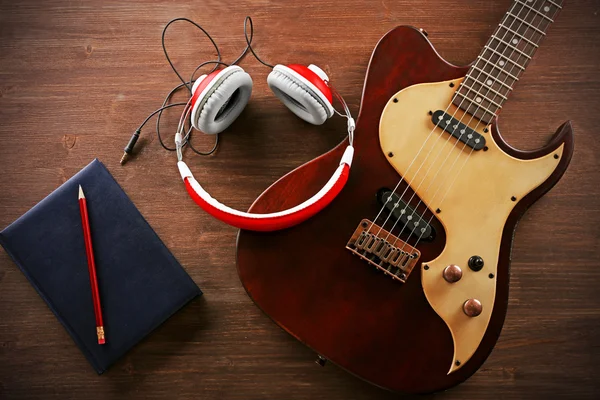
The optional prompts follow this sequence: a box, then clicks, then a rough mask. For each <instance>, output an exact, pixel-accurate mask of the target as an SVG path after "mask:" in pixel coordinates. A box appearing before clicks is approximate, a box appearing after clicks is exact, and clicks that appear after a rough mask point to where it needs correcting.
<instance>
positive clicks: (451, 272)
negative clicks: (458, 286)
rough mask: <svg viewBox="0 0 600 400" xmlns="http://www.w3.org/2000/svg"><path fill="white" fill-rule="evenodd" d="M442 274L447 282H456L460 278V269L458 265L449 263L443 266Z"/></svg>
mask: <svg viewBox="0 0 600 400" xmlns="http://www.w3.org/2000/svg"><path fill="white" fill-rule="evenodd" d="M442 275H443V276H444V279H445V280H446V281H447V282H450V283H454V282H458V281H459V280H460V278H462V269H460V267H459V266H458V265H454V264H451V265H448V266H447V267H446V268H444V272H443V273H442Z"/></svg>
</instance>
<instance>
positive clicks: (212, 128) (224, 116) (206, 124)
mask: <svg viewBox="0 0 600 400" xmlns="http://www.w3.org/2000/svg"><path fill="white" fill-rule="evenodd" d="M205 79H206V78H205ZM251 94H252V78H251V77H250V75H249V74H248V73H247V72H245V71H244V70H243V69H241V68H240V67H237V66H235V67H228V68H225V69H224V70H223V71H221V72H220V73H219V74H218V75H217V76H216V77H214V79H213V81H211V82H210V83H209V84H208V86H207V87H206V88H204V89H203V93H202V95H201V97H199V98H198V99H197V100H196V103H195V104H194V106H193V107H192V114H191V120H192V126H193V127H194V128H196V129H198V130H199V131H202V132H204V133H209V134H216V133H219V132H222V131H223V130H225V129H226V128H227V127H229V125H231V124H232V123H233V121H235V119H236V118H237V117H238V116H239V115H240V113H241V112H242V111H243V110H244V108H245V107H246V104H248V100H250V95H251Z"/></svg>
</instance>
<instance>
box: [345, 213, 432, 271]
mask: <svg viewBox="0 0 600 400" xmlns="http://www.w3.org/2000/svg"><path fill="white" fill-rule="evenodd" d="M346 248H347V249H348V250H350V251H351V252H352V253H353V254H355V255H357V256H358V257H360V258H361V259H362V260H364V261H366V262H367V263H369V264H371V265H373V266H374V267H376V268H377V269H378V270H380V271H382V272H383V273H385V274H386V275H387V276H389V277H391V278H392V279H395V280H398V281H400V282H402V283H404V282H406V279H407V278H408V275H410V273H411V271H412V270H413V268H414V267H415V265H416V264H417V261H418V260H419V258H420V257H421V253H420V252H419V250H417V249H415V248H414V247H412V246H410V245H409V244H408V243H406V242H405V241H403V240H401V239H400V238H398V237H397V236H394V235H392V234H391V233H389V232H388V231H386V230H385V229H383V228H381V227H380V226H378V225H376V224H374V223H373V222H371V221H369V220H368V219H363V220H362V221H361V222H360V224H359V225H358V228H356V230H355V231H354V233H353V234H352V237H351V238H350V240H349V241H348V243H347V244H346Z"/></svg>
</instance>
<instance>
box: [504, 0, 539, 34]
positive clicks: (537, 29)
mask: <svg viewBox="0 0 600 400" xmlns="http://www.w3.org/2000/svg"><path fill="white" fill-rule="evenodd" d="M546 1H547V0H546ZM507 14H508V15H510V16H511V17H513V18H514V19H516V20H517V21H521V23H523V24H525V25H527V26H528V27H530V28H531V29H533V30H534V31H536V32H537V33H539V34H541V35H542V36H546V33H545V32H544V31H542V30H540V29H539V28H536V27H535V26H533V25H531V24H530V23H529V22H527V21H525V20H524V19H522V18H519V17H517V16H516V15H515V14H513V13H511V12H510V11H509V12H508V13H507Z"/></svg>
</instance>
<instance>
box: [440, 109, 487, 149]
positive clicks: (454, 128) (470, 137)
mask: <svg viewBox="0 0 600 400" xmlns="http://www.w3.org/2000/svg"><path fill="white" fill-rule="evenodd" d="M431 122H433V124H434V125H436V126H437V127H438V128H441V129H442V130H443V131H444V132H448V133H449V134H450V135H452V136H454V137H455V138H456V139H458V140H460V141H461V142H463V143H464V144H466V145H467V146H469V147H471V148H472V149H473V150H481V149H483V148H484V147H485V137H483V136H482V135H481V134H479V133H477V132H476V131H475V130H474V129H471V128H470V127H468V126H467V125H465V124H463V123H462V122H459V121H458V120H457V119H456V118H454V117H453V116H451V115H449V114H448V113H446V112H444V111H442V110H437V111H436V112H434V113H433V114H432V116H431Z"/></svg>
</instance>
